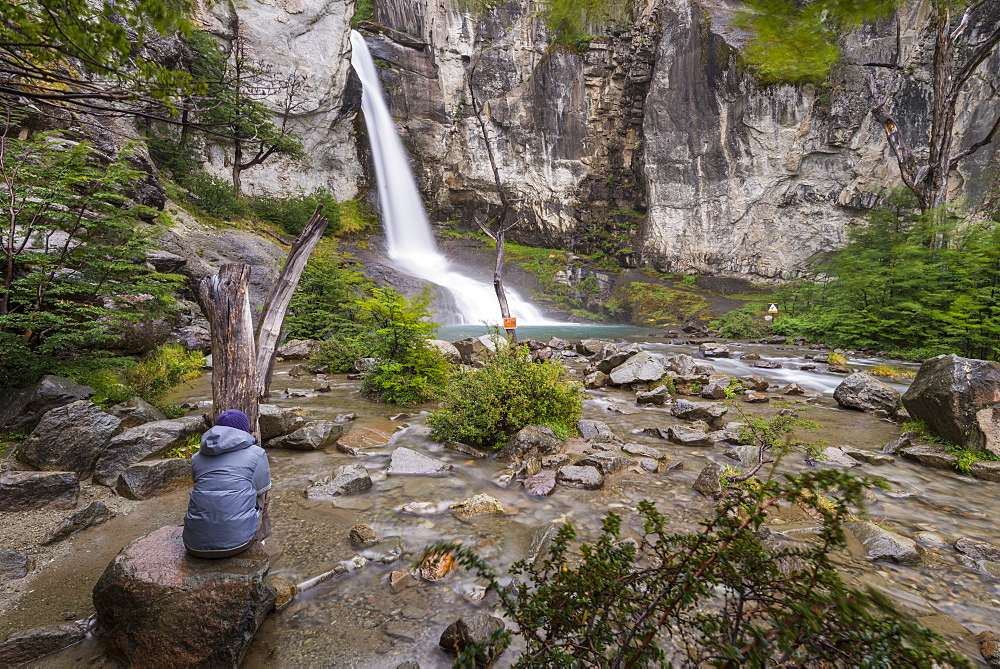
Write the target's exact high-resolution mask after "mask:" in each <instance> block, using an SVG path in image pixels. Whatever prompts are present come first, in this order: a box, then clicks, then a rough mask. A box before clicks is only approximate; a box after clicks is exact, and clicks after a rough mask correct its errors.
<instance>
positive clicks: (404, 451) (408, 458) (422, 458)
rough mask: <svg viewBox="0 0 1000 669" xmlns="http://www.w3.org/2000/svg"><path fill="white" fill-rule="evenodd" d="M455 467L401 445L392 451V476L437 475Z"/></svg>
mask: <svg viewBox="0 0 1000 669" xmlns="http://www.w3.org/2000/svg"><path fill="white" fill-rule="evenodd" d="M452 469H454V467H452V466H451V465H449V464H448V463H447V462H442V461H441V460H436V459H434V458H430V457H427V456H426V455H423V454H421V453H417V452H416V451H414V450H411V449H409V448H405V447H402V446H401V447H399V448H397V449H396V450H394V451H393V452H392V456H391V459H390V461H389V469H387V470H386V472H385V473H386V474H388V475H390V476H435V475H438V474H447V473H448V472H450V471H451V470H452Z"/></svg>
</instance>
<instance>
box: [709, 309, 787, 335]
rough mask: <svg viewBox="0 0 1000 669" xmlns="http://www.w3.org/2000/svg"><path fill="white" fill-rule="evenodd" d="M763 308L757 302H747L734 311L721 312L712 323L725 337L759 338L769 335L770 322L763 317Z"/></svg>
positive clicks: (770, 330)
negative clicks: (717, 318)
mask: <svg viewBox="0 0 1000 669" xmlns="http://www.w3.org/2000/svg"><path fill="white" fill-rule="evenodd" d="M763 315H764V313H763V310H762V309H761V308H760V305H758V304H748V305H745V306H743V307H740V308H739V309H737V310H736V311H730V312H728V313H726V314H723V315H722V317H721V318H719V320H718V321H714V322H713V323H712V326H713V327H717V328H718V329H719V330H720V332H719V334H721V335H722V336H723V337H725V338H726V339H760V338H762V337H767V336H769V335H770V334H771V333H772V332H773V330H772V328H771V324H770V323H769V322H768V321H765V320H764V319H763Z"/></svg>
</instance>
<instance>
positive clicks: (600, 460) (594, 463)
mask: <svg viewBox="0 0 1000 669" xmlns="http://www.w3.org/2000/svg"><path fill="white" fill-rule="evenodd" d="M573 464H574V465H576V466H577V467H594V468H596V469H597V470H598V471H599V472H601V473H602V474H604V475H605V476H607V475H608V474H614V473H615V472H620V471H621V470H623V469H628V468H629V467H634V466H635V465H636V461H635V460H634V459H632V458H630V457H627V456H624V455H616V454H614V453H591V454H589V455H586V456H584V457H583V458H581V459H579V460H577V461H576V462H575V463H573Z"/></svg>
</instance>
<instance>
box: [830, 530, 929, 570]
mask: <svg viewBox="0 0 1000 669" xmlns="http://www.w3.org/2000/svg"><path fill="white" fill-rule="evenodd" d="M847 529H848V531H850V533H851V534H852V535H854V538H855V539H857V540H858V543H860V544H861V546H862V549H863V550H864V555H865V557H866V558H867V559H869V560H888V561H889V562H895V563H897V564H916V563H918V562H920V556H921V555H922V554H923V549H921V548H920V546H919V545H917V542H916V541H914V540H913V539H910V538H907V537H904V536H903V535H901V534H896V533H895V532H892V531H890V530H887V529H884V528H882V527H879V526H878V525H876V524H875V523H870V522H868V521H857V522H854V523H847Z"/></svg>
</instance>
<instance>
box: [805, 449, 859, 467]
mask: <svg viewBox="0 0 1000 669" xmlns="http://www.w3.org/2000/svg"><path fill="white" fill-rule="evenodd" d="M815 462H817V463H819V464H824V465H827V466H829V467H859V466H860V465H861V463H860V462H858V461H857V460H855V459H854V458H852V457H851V456H849V455H848V454H847V453H844V451H842V450H840V449H839V448H837V447H836V446H826V447H825V448H824V449H823V452H822V453H821V454H820V456H819V458H817V459H816V460H815Z"/></svg>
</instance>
